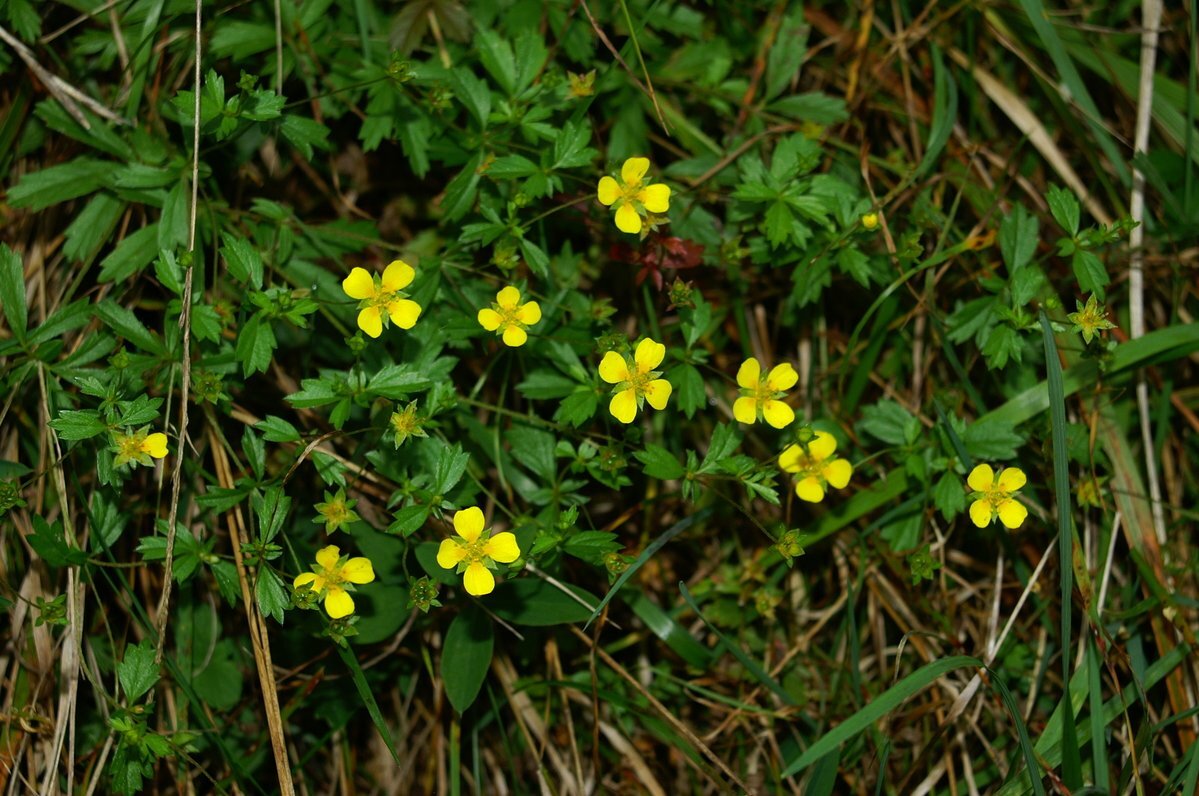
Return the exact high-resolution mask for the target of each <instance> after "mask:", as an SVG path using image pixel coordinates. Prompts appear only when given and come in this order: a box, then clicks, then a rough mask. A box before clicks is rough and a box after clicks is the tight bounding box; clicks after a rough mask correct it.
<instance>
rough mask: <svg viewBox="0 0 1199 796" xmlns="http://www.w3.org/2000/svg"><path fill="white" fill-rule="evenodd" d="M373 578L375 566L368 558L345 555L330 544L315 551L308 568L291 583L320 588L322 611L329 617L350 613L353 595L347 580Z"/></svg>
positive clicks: (363, 581)
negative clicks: (314, 562) (310, 565)
mask: <svg viewBox="0 0 1199 796" xmlns="http://www.w3.org/2000/svg"><path fill="white" fill-rule="evenodd" d="M374 579H375V570H374V568H373V567H371V562H370V560H369V559H366V558H363V557H361V556H359V557H357V558H350V559H345V558H343V557H342V555H341V550H340V548H338V547H337V545H332V544H331V545H329V546H328V547H324V548H321V550H320V551H319V552H318V553H317V554H316V564H315V565H314V566H313V568H312V572H304V573H302V574H300V575H297V576H296V579H295V580H294V581H293V582H292V587H293V588H296V589H298V588H300V587H301V586H303V585H305V584H308V585H309V588H310V589H311V590H312V591H314V592H316V593H318V594H319V593H321V592H324V595H325V613H327V614H328V615H329V618H331V619H341V618H342V617H343V616H349V615H350V614H352V613H354V598H353V597H351V596H350V594H349V593H350V592H352V591H353V590H354V587H353V586H352V585H351V584H354V583H358V584H363V583H370V582H371V581H372V580H374Z"/></svg>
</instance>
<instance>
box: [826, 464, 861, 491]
mask: <svg viewBox="0 0 1199 796" xmlns="http://www.w3.org/2000/svg"><path fill="white" fill-rule="evenodd" d="M821 472H822V474H823V475H824V480H825V481H828V485H829V486H831V487H832V488H833V489H844V488H845V487H846V485H847V484H848V483H849V479H850V477H851V476H852V475H853V465H852V464H850V463H849V461H848V460H847V459H833V460H832V461H831V462H829V463H828V464H826V465H824V469H823V470H822V471H821Z"/></svg>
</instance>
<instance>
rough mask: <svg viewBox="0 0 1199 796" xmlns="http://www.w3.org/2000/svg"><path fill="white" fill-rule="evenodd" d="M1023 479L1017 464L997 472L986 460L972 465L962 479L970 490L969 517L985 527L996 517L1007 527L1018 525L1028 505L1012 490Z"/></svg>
mask: <svg viewBox="0 0 1199 796" xmlns="http://www.w3.org/2000/svg"><path fill="white" fill-rule="evenodd" d="M1027 481H1028V478H1027V477H1026V476H1025V475H1024V471H1023V470H1021V469H1020V468H1019V467H1006V468H1004V469H1003V470H1000V471H999V474H998V475H996V474H995V471H994V470H993V469H991V465H989V464H980V465H978V466H977V467H975V468H974V469H973V470H971V471H970V475H969V476H967V477H966V483H967V484H969V486H970V488H971V489H973V490H974V502H973V503H971V504H970V519H971V521H973V522H974V524H975V525H977V526H978V527H979V528H986V527H987V526H988V525H990V524H991V523H992V522H994V521H995V518H996V517H998V518H999V521H1000V522H1002V523H1003V524H1004V526H1005V527H1006V528H1008V529H1009V530H1015V529H1017V528H1019V527H1020V526H1021V525H1023V524H1024V518H1025V517H1027V516H1028V509H1026V508H1024V506H1023V505H1022V504H1021V503H1020V501H1018V500H1016V492H1017V491H1018V490H1019V489H1020V487H1022V486H1024V484H1025V483H1026V482H1027Z"/></svg>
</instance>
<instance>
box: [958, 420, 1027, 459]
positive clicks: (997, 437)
mask: <svg viewBox="0 0 1199 796" xmlns="http://www.w3.org/2000/svg"><path fill="white" fill-rule="evenodd" d="M962 443H963V445H964V446H965V448H966V450H967V452H969V454H970V455H971V456H973V457H974V458H976V459H982V460H985V461H1007V460H1010V459H1014V458H1016V453H1017V451H1018V450H1019V449H1020V447H1021V446H1022V445H1024V437H1022V436H1021V435H1020V434H1018V433H1016V426H1015V424H1013V423H1006V422H1003V421H1002V420H978V421H975V422H974V423H971V424H970V426H969V427H967V429H966V432H965V433H964V434H963V435H962Z"/></svg>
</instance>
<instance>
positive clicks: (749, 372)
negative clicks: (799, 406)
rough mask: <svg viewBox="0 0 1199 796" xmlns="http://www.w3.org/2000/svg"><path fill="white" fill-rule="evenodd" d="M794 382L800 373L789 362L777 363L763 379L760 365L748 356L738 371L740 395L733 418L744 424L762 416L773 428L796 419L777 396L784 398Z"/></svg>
mask: <svg viewBox="0 0 1199 796" xmlns="http://www.w3.org/2000/svg"><path fill="white" fill-rule="evenodd" d="M797 381H799V374H798V373H796V372H795V368H793V367H791V365H790V363H788V362H784V363H783V364H781V365H776V366H775V367H774V368H773V369H772V370H771V371H770V373H768V374H767V375H766V378H765V379H763V378H762V366H761V365H759V364H758V360H756V359H754V358H753V357H750V358H749V359H747V360H745V361H744V362H742V363H741V367H740V369H738V370H737V384H738V385H739V386H740V387H741V393H742V395H741V397H740V398H738V399H737V400H736V401H734V402H733V417H735V418H737V421H738V422H739V423H746V424H747V425H752V424H753V423H754V421H756V420H757V419H758V418H759V417H763V418H765V419H766V422H767V423H769V424H770V425H772V426H774V427H775V428H786V427H787V426H789V425H791V421H793V420H794V419H795V412H793V411H791V407H789V406H787V405H786V404H785V403H783V402H782V401H781V400H779V399H781V398H786V397H787V396H786V391H787V390H789V389H791V388H792V387H794V386H795V382H797Z"/></svg>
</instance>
